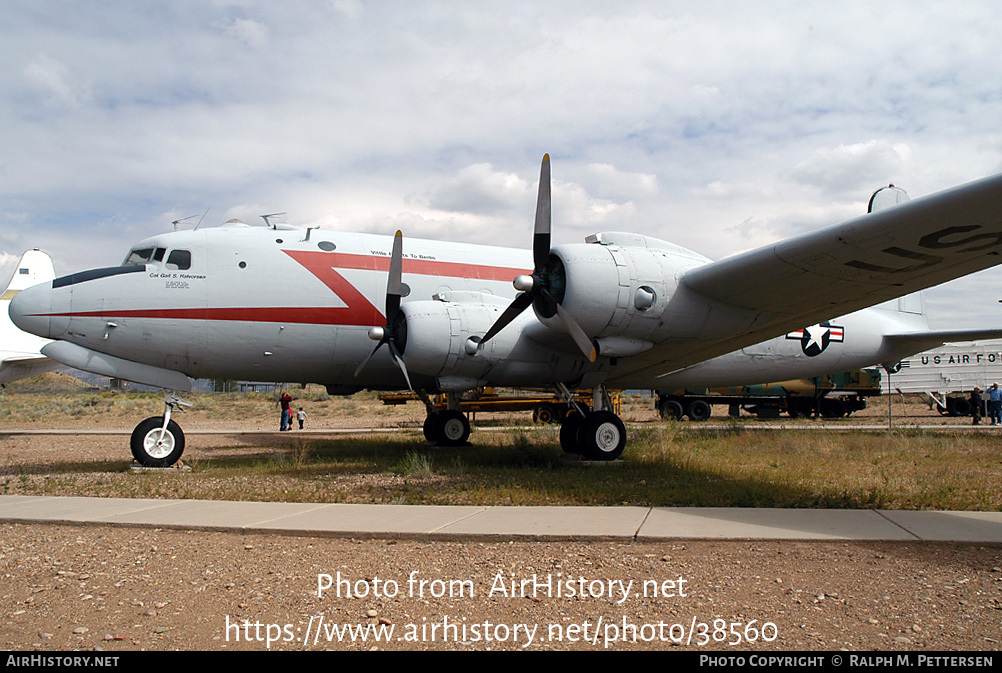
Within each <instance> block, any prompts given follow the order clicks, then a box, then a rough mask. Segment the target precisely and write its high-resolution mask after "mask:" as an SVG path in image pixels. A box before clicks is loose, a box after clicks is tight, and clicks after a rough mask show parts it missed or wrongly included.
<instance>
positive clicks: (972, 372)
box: [885, 339, 1002, 416]
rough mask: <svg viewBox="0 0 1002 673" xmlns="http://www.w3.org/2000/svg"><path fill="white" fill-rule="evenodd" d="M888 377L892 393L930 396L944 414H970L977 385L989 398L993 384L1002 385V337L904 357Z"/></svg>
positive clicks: (953, 345)
mask: <svg viewBox="0 0 1002 673" xmlns="http://www.w3.org/2000/svg"><path fill="white" fill-rule="evenodd" d="M885 378H886V379H887V381H888V383H887V385H888V386H889V390H888V392H892V391H893V392H900V393H919V394H922V395H926V396H928V399H929V404H930V406H932V405H935V407H936V408H937V409H938V410H939V412H940V413H941V414H944V415H950V416H967V415H968V414H970V413H971V405H970V402H969V401H968V396H969V395H970V393H971V391H972V390H974V387H975V386H977V387H978V388H981V391H982V396H983V397H985V398H986V399H987V397H988V395H987V393H986V392H985V391H986V390H987V389H988V387H989V386H990V385H992V384H993V383H996V382H997V383H999V385H1002V339H992V340H990V341H968V342H965V343H956V344H944V345H942V346H940V347H939V348H934V349H932V350H928V351H925V352H923V353H919V354H917V355H913V356H911V357H910V358H907V359H905V360H902V361H901V362H900V364H899V366H898V368H896V369H895V370H894V371H892V373H891V375H890V376H888V377H885Z"/></svg>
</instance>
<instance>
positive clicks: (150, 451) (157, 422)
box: [129, 393, 191, 467]
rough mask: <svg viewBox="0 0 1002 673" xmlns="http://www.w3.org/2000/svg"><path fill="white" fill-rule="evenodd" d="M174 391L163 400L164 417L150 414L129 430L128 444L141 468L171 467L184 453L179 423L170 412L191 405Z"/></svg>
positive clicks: (182, 435)
mask: <svg viewBox="0 0 1002 673" xmlns="http://www.w3.org/2000/svg"><path fill="white" fill-rule="evenodd" d="M190 406H191V402H186V401H184V400H182V399H181V398H180V397H178V396H177V395H175V394H174V393H170V394H168V395H167V398H166V399H164V413H163V416H150V417H149V418H147V419H146V420H145V421H143V422H142V423H140V424H139V425H137V426H136V429H135V430H133V431H132V439H131V440H130V442H129V443H130V446H131V448H132V457H133V458H135V459H136V462H138V463H139V464H140V465H142V466H144V467H170V466H171V465H173V464H174V463H176V462H177V461H178V460H179V459H180V458H181V454H182V453H184V433H183V432H181V426H179V425H178V424H177V423H175V422H174V421H173V420H171V417H170V415H171V411H172V410H174V409H177V410H178V411H181V412H183V411H184V408H185V407H190Z"/></svg>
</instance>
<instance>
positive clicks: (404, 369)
mask: <svg viewBox="0 0 1002 673" xmlns="http://www.w3.org/2000/svg"><path fill="white" fill-rule="evenodd" d="M386 343H388V344H389V346H390V355H392V356H393V361H394V362H395V363H397V367H398V368H399V369H400V371H401V373H402V374H403V375H404V381H406V382H407V389H408V390H409V391H411V392H412V393H413V392H414V386H412V385H411V377H410V376H408V375H407V365H405V364H404V359H403V358H402V357H400V353H399V352H398V351H397V347H396V346H394V345H393V342H392V341H387V342H386Z"/></svg>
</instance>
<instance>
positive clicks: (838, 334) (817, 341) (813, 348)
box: [786, 321, 845, 358]
mask: <svg viewBox="0 0 1002 673" xmlns="http://www.w3.org/2000/svg"><path fill="white" fill-rule="evenodd" d="M786 338H787V339H796V340H798V341H800V347H801V348H802V349H803V351H804V355H806V356H807V357H811V358H812V357H814V356H816V355H821V354H822V353H824V352H825V349H826V348H828V344H830V343H832V342H833V341H835V342H838V343H842V342H843V341H844V340H845V329H844V328H843V327H840V326H838V325H832V324H831V323H830V322H827V321H826V322H823V323H820V324H818V325H811V326H810V327H805V328H804V329H798V330H796V331H793V332H789V333H787V335H786Z"/></svg>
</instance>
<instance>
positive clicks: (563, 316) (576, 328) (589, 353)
mask: <svg viewBox="0 0 1002 673" xmlns="http://www.w3.org/2000/svg"><path fill="white" fill-rule="evenodd" d="M554 303H555V304H557V316H558V317H559V318H560V321H561V322H562V323H563V324H564V327H565V328H566V329H567V333H568V334H570V335H571V338H572V339H574V343H576V344H577V345H578V348H580V349H581V352H582V353H584V356H585V357H586V358H588V362H595V360H596V359H597V358H598V352H597V351H596V350H595V344H593V343H592V341H591V339H589V338H588V335H587V334H585V332H584V330H583V329H581V326H580V325H578V324H577V323H576V322H575V321H574V318H572V317H571V316H570V314H569V313H568V312H567V311H565V310H564V307H563V306H561V305H560V304H558V303H557V302H554Z"/></svg>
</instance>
